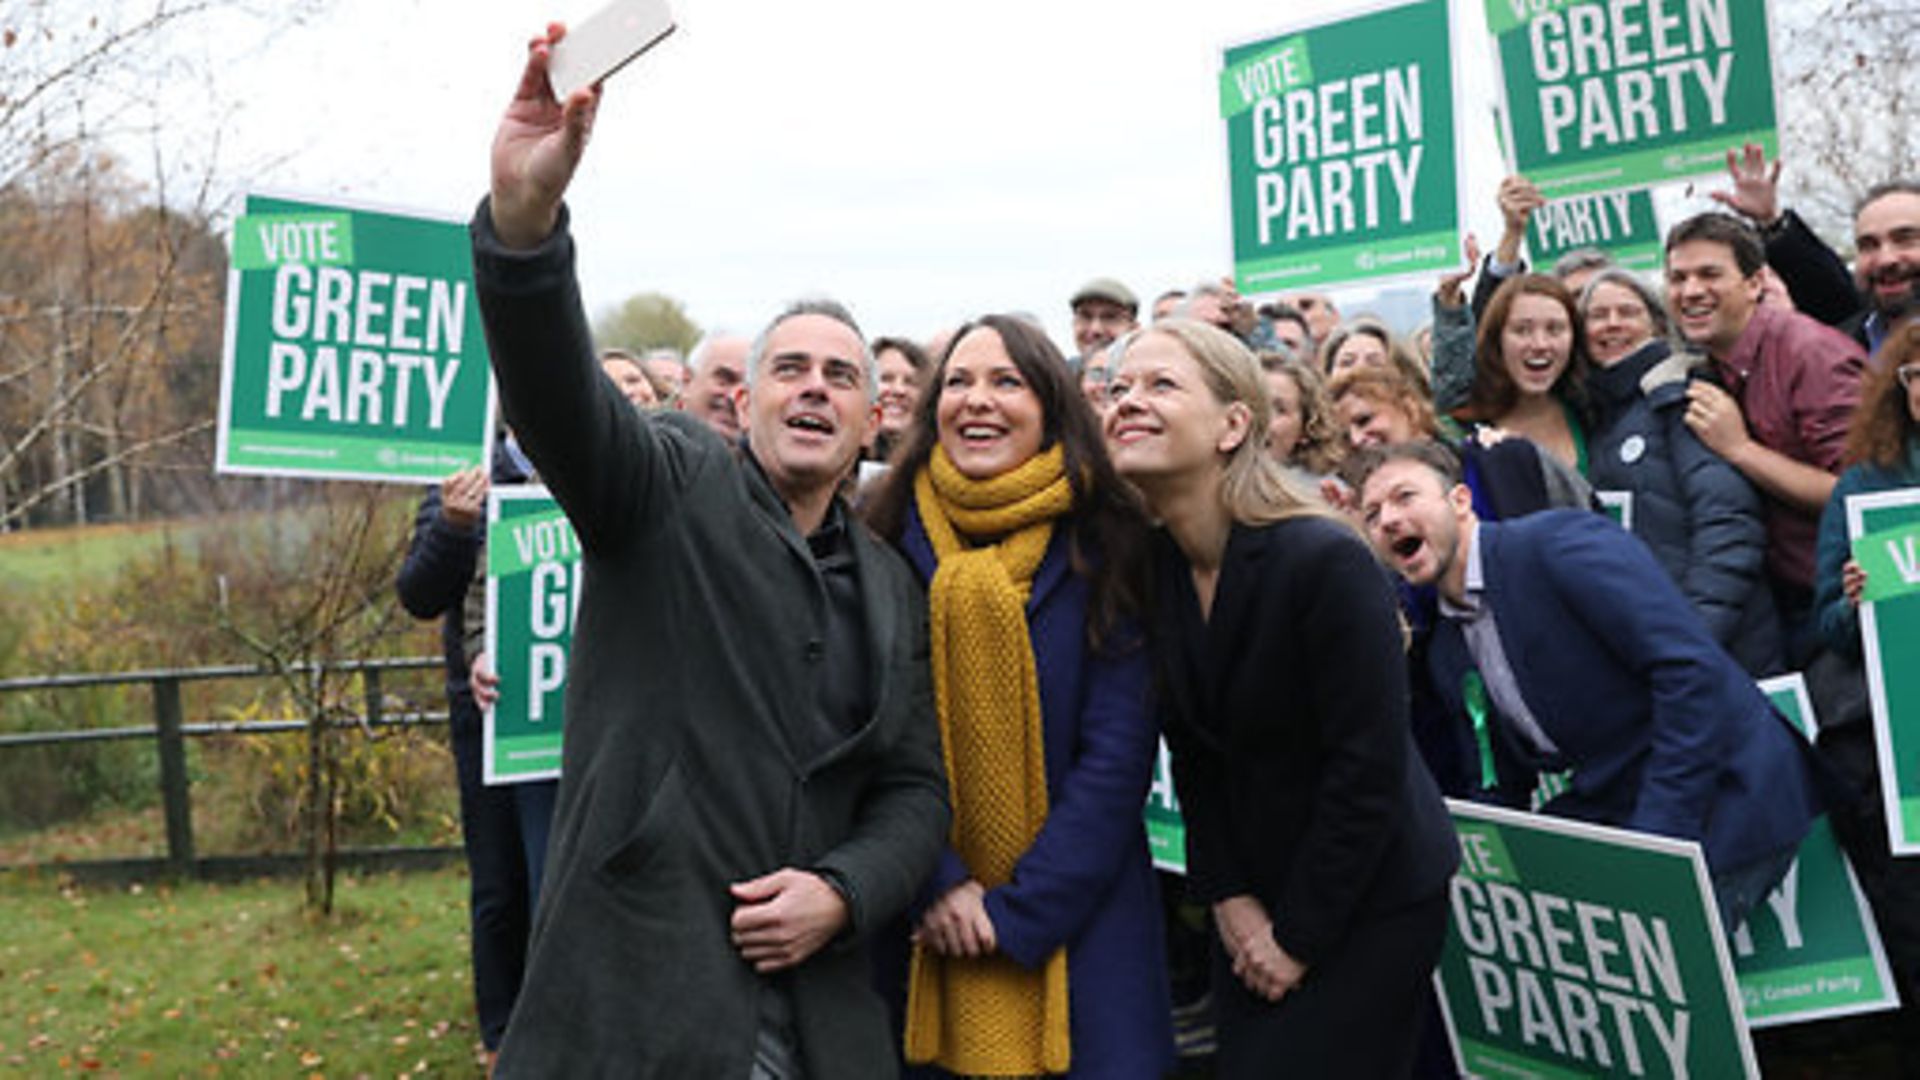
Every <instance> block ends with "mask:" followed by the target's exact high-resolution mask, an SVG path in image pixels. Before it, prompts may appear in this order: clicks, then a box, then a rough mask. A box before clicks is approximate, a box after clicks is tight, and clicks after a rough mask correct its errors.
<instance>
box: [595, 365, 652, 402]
mask: <svg viewBox="0 0 1920 1080" xmlns="http://www.w3.org/2000/svg"><path fill="white" fill-rule="evenodd" d="M600 370H601V371H604V372H606V373H607V378H609V379H612V380H613V385H615V386H617V387H619V388H620V396H621V397H624V398H626V399H627V400H628V401H630V402H632V403H633V407H634V408H636V409H649V408H652V407H653V406H655V405H658V404H660V399H659V398H658V397H656V396H655V395H654V392H653V384H652V383H650V382H648V381H647V376H646V373H645V372H643V371H641V370H640V367H639V365H637V364H635V363H634V362H633V361H632V360H628V359H627V358H626V357H623V356H609V357H607V358H606V359H604V360H602V361H600Z"/></svg>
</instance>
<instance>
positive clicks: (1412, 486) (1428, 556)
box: [1360, 459, 1473, 600]
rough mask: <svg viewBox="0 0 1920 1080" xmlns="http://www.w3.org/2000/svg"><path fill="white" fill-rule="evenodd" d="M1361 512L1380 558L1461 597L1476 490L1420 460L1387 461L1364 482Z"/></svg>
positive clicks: (1409, 575) (1415, 578) (1406, 575)
mask: <svg viewBox="0 0 1920 1080" xmlns="http://www.w3.org/2000/svg"><path fill="white" fill-rule="evenodd" d="M1360 516H1361V521H1362V523H1363V524H1364V525H1365V527H1366V530H1367V539H1368V540H1370V541H1372V543H1373V548H1374V550H1375V551H1376V552H1378V553H1379V555H1380V558H1381V560H1382V561H1384V562H1385V563H1386V564H1387V565H1388V566H1390V567H1392V568H1393V569H1394V571H1396V572H1397V573H1399V575H1400V576H1401V577H1403V578H1406V579H1407V581H1408V582H1409V583H1410V584H1413V585H1439V586H1440V587H1441V590H1442V591H1443V592H1445V593H1447V594H1448V595H1450V596H1452V597H1453V598H1454V599H1456V600H1458V599H1459V598H1460V596H1459V593H1460V588H1459V586H1460V584H1461V582H1462V579H1464V576H1465V566H1464V564H1465V561H1466V549H1465V544H1464V543H1463V540H1464V539H1465V537H1466V535H1467V529H1468V528H1470V527H1471V524H1470V523H1471V522H1472V519H1473V495H1472V493H1471V492H1469V491H1468V490H1467V488H1466V485H1464V484H1454V485H1453V486H1452V487H1448V486H1447V484H1446V482H1445V481H1444V480H1442V479H1441V477H1440V474H1439V473H1437V472H1435V471H1434V470H1433V469H1431V468H1429V467H1428V466H1427V465H1425V464H1424V463H1422V462H1419V461H1411V460H1406V459H1400V460H1395V461H1389V462H1387V463H1386V464H1385V465H1382V466H1380V467H1379V468H1377V469H1375V470H1374V471H1373V474H1372V475H1371V476H1368V477H1367V480H1366V483H1364V484H1362V485H1361V487H1360Z"/></svg>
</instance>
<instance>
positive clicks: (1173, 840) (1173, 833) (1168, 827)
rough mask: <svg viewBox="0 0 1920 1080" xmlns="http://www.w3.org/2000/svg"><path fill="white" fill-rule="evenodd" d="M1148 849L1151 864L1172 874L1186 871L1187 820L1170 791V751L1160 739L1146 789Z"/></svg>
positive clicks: (1171, 789) (1171, 773) (1171, 756)
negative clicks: (1150, 780)
mask: <svg viewBox="0 0 1920 1080" xmlns="http://www.w3.org/2000/svg"><path fill="white" fill-rule="evenodd" d="M1146 815H1147V850H1148V851H1149V852H1151V853H1152V855H1153V865H1154V866H1156V867H1158V868H1160V869H1162V870H1167V871H1171V872H1173V873H1175V874H1184V873H1186V872H1187V823H1186V820H1185V819H1184V818H1182V817H1181V816H1180V800H1179V799H1178V798H1177V797H1175V795H1174V793H1173V755H1172V754H1171V753H1169V752H1168V751H1167V741H1166V740H1165V739H1162V740H1160V754H1159V756H1158V757H1157V758H1155V759H1154V763H1153V786H1152V787H1150V788H1148V789H1147V810H1146Z"/></svg>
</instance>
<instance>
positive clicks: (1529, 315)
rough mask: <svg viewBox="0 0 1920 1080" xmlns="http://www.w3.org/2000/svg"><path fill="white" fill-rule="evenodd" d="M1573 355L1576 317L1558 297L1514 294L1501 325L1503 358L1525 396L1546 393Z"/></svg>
mask: <svg viewBox="0 0 1920 1080" xmlns="http://www.w3.org/2000/svg"><path fill="white" fill-rule="evenodd" d="M1572 359H1573V319H1572V318H1571V317H1570V316H1569V315H1568V313H1567V309H1566V308H1565V307H1563V306H1561V304H1560V302H1559V301H1558V300H1555V299H1554V298H1553V297H1550V296H1541V295H1539V294H1538V293H1522V294H1520V295H1519V296H1516V297H1514V299H1513V306H1512V307H1510V308H1508V309H1507V321H1506V325H1504V326H1502V327H1501V328H1500V360H1501V363H1502V364H1503V365H1504V366H1505V367H1506V371H1507V377H1508V378H1510V379H1512V380H1513V385H1514V386H1515V387H1516V388H1518V389H1519V391H1520V396H1521V397H1523V398H1524V397H1531V396H1534V395H1539V394H1545V393H1547V392H1548V391H1549V390H1552V389H1553V384H1554V383H1556V382H1558V381H1559V380H1560V375H1561V373H1562V372H1564V371H1566V370H1567V364H1568V363H1570V362H1571V361H1572Z"/></svg>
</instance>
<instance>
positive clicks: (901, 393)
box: [875, 349, 920, 436]
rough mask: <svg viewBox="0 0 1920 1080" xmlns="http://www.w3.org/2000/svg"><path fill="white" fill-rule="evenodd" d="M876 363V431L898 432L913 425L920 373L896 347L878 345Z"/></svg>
mask: <svg viewBox="0 0 1920 1080" xmlns="http://www.w3.org/2000/svg"><path fill="white" fill-rule="evenodd" d="M875 359H876V360H877V362H878V363H879V366H880V397H879V402H880V433H881V434H882V435H889V436H892V435H899V434H900V433H901V432H903V431H905V430H907V429H908V428H909V427H912V426H913V410H914V409H915V408H917V407H919V404H920V373H919V372H918V371H916V370H914V366H913V361H911V360H909V359H907V356H906V354H905V353H903V352H901V351H900V350H898V349H882V350H880V355H879V356H878V357H876V358H875Z"/></svg>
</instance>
